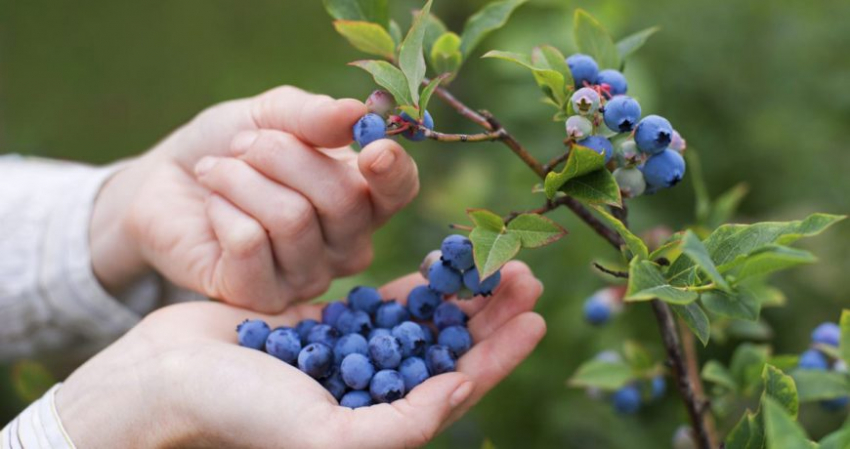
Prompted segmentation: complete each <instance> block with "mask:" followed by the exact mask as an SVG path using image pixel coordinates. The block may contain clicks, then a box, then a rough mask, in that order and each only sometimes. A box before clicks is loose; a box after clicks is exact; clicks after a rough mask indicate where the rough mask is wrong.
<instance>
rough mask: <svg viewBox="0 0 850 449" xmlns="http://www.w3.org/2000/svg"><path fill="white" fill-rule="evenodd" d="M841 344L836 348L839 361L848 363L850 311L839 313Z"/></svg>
mask: <svg viewBox="0 0 850 449" xmlns="http://www.w3.org/2000/svg"><path fill="white" fill-rule="evenodd" d="M840 326H841V342H840V344H839V346H838V348H839V354H841V359H842V360H844V362H846V363H850V310H848V309H845V310H843V311H842V312H841V323H840Z"/></svg>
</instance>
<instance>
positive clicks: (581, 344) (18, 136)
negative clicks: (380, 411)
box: [0, 0, 850, 448]
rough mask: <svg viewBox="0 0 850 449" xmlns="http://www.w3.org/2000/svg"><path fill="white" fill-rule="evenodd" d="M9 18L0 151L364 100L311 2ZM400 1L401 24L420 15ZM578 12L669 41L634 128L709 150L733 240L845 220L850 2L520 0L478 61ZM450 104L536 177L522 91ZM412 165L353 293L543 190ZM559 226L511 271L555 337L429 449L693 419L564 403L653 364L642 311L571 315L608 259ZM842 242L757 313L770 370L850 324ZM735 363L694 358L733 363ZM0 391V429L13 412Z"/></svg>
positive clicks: (456, 16) (655, 44) (581, 235)
mask: <svg viewBox="0 0 850 449" xmlns="http://www.w3.org/2000/svg"><path fill="white" fill-rule="evenodd" d="M12 3H13V2H12V1H11V0H2V1H0V33H1V34H0V39H2V40H0V55H2V56H1V57H0V102H2V103H0V151H2V152H18V153H24V154H32V155H40V156H45V157H52V158H63V159H73V160H81V161H88V162H94V163H104V162H108V161H113V160H115V159H117V158H121V157H126V156H131V155H134V154H138V153H140V152H143V151H145V150H146V149H147V148H150V147H151V146H152V145H154V144H155V143H156V141H157V140H158V139H160V138H162V136H164V135H165V134H167V133H168V132H169V131H170V130H172V129H174V128H175V127H177V126H178V125H180V124H181V123H183V122H185V121H186V120H188V119H190V118H191V117H192V116H193V115H194V114H195V113H197V112H198V111H200V110H201V109H202V108H204V107H206V106H208V105H211V104H213V103H216V102H219V101H222V100H226V99H231V98H236V97H242V96H248V95H253V94H256V93H258V92H261V91H263V90H265V89H268V88H270V87H273V86H275V85H278V84H293V85H296V86H300V87H303V88H305V89H308V90H313V91H317V92H324V93H327V94H330V95H333V96H352V97H357V98H364V97H365V96H366V95H367V94H368V93H369V92H370V91H371V90H372V88H373V85H372V84H371V80H370V79H369V78H368V77H367V76H366V75H365V74H364V73H362V72H360V71H359V70H357V69H354V68H350V67H346V66H345V63H346V62H348V61H350V60H353V59H357V58H361V57H363V55H361V54H358V53H357V52H356V50H353V49H352V48H350V47H349V46H348V45H346V44H345V42H344V41H343V39H342V38H340V37H338V36H337V35H336V34H335V33H334V32H333V29H332V27H331V24H330V20H329V18H328V17H327V16H326V15H325V13H324V11H323V10H322V8H321V3H320V2H319V1H318V0H310V1H294V0H276V1H271V0H254V1H251V2H245V1H242V2H238V1H224V0H205V1H201V0H181V1H162V0H159V1H147V2H114V1H113V2H110V1H103V0H92V1H88V2H83V3H80V2H69V1H63V0H60V1H56V0H52V1H48V0H29V1H26V2H14V5H13V4H12ZM391 3H393V8H394V15H395V17H396V18H398V19H399V20H400V21H401V22H402V24H403V25H406V23H407V22H408V21H409V11H410V10H411V9H412V8H414V7H416V6H417V5H418V3H419V2H415V1H407V0H405V1H400V0H399V1H394V2H391ZM483 3H485V2H483V1H466V2H456V1H454V2H452V1H446V0H444V1H439V0H438V1H437V4H436V5H435V11H436V12H437V13H438V14H439V15H440V16H441V17H443V18H444V19H445V21H446V22H447V23H448V24H449V26H450V28H453V29H454V30H455V31H459V30H460V28H461V26H462V24H463V20H464V19H465V17H467V16H468V15H469V14H470V13H471V12H472V11H474V10H476V9H477V8H478V7H480V5H481V4H483ZM576 7H585V8H587V9H588V10H589V11H590V12H591V13H593V14H594V15H596V16H597V17H598V18H600V19H601V20H602V21H603V22H604V23H605V24H606V26H607V27H608V28H609V29H610V30H611V31H612V33H613V34H614V35H615V36H616V37H620V36H624V35H625V34H628V33H631V32H633V31H637V30H639V29H642V28H645V27H648V26H651V25H660V26H661V27H662V31H661V32H660V33H659V34H658V35H656V36H654V37H653V38H652V39H651V40H650V42H649V43H648V45H647V46H646V47H645V48H644V49H643V50H642V51H640V52H639V53H638V54H637V56H636V57H634V58H633V59H632V60H630V61H629V63H628V67H627V70H626V75H627V76H628V77H629V79H630V83H631V93H632V95H634V96H636V97H638V98H639V99H640V101H641V104H642V106H643V108H644V111H645V112H652V113H658V114H661V115H664V116H666V117H669V118H670V119H671V121H672V122H673V124H674V126H675V127H676V128H677V129H678V130H679V131H680V132H681V133H682V134H683V135H684V136H685V138H686V139H687V140H688V143H689V145H690V146H692V147H694V148H698V149H700V151H701V155H702V159H703V165H704V166H705V171H706V178H707V180H708V183H709V186H710V189H711V190H712V193H713V194H715V195H716V194H718V193H720V192H721V191H722V190H725V189H726V188H729V187H731V186H732V185H734V184H735V183H737V182H739V181H746V182H747V183H748V184H749V185H750V187H751V194H750V196H749V197H748V198H747V200H746V201H745V202H744V204H743V207H742V210H741V219H742V220H745V221H752V220H779V219H793V218H800V217H802V216H804V215H806V214H808V213H811V212H815V211H824V212H832V213H846V212H847V210H848V205H850V200H848V196H847V192H850V177H848V176H846V172H847V170H848V169H850V156H848V153H847V150H846V149H845V146H846V145H847V143H848V142H850V131H848V127H847V125H848V123H850V59H848V58H847V57H846V49H847V48H848V47H850V28H848V27H847V19H848V17H850V3H847V2H839V1H830V0H827V1H822V2H805V3H800V2H791V1H776V2H764V1H759V0H722V1H717V0H696V1H689V2H687V3H683V2H680V1H674V0H653V1H645V2H633V1H626V0H617V1H605V2H602V3H600V2H589V1H581V2H565V1H557V0H548V1H544V0H533V1H532V2H531V3H530V4H529V5H527V6H525V7H524V8H523V9H521V10H520V11H519V12H518V13H517V14H516V16H515V18H514V19H513V20H512V22H511V23H509V25H508V26H507V27H506V28H504V29H503V30H501V31H499V32H498V33H496V34H495V35H494V36H493V37H492V38H491V39H489V40H488V41H487V42H485V43H484V45H483V47H484V48H482V50H483V49H490V48H498V49H502V50H512V51H524V52H527V51H528V50H530V48H531V47H532V46H534V45H536V44H541V43H549V44H553V45H555V46H557V47H559V48H561V49H562V50H563V51H564V52H565V53H569V52H571V51H572V50H573V48H572V43H571V37H570V36H571V30H570V27H571V14H572V10H573V9H574V8H576ZM479 53H480V51H479ZM453 89H454V90H455V91H456V93H457V94H458V95H459V96H460V97H461V98H463V99H465V100H466V101H467V102H468V103H469V104H471V105H473V106H475V107H486V108H488V109H489V110H491V111H492V112H493V113H495V114H496V115H497V116H499V117H500V118H501V119H502V120H503V122H505V124H506V125H507V126H508V128H509V129H511V130H512V131H513V132H514V133H515V134H516V135H517V137H518V138H519V139H520V140H521V141H523V142H524V143H526V145H527V146H528V147H529V148H530V149H531V150H532V151H533V153H534V154H535V155H537V156H538V157H539V158H541V159H546V158H548V157H550V156H552V155H554V154H556V153H557V152H558V151H559V149H560V144H559V141H560V139H562V137H563V125H562V124H560V123H553V122H551V121H549V116H550V115H551V114H550V111H549V110H547V107H546V106H544V105H542V104H541V103H540V102H539V101H538V99H539V97H540V94H539V93H538V91H537V89H536V87H535V86H534V85H533V82H532V80H531V79H530V76H529V75H528V74H527V73H525V72H523V71H521V70H515V69H514V67H511V66H509V65H508V64H507V63H505V62H501V61H492V60H485V61H482V60H477V58H474V59H473V60H471V61H469V62H468V63H467V64H466V66H465V68H464V70H463V73H462V74H461V76H460V77H459V79H458V80H457V81H456V82H455V84H454V86H453ZM432 113H433V115H434V116H435V119H436V121H437V126H438V128H439V129H441V130H444V131H457V132H463V131H473V130H474V128H473V127H471V126H470V125H469V124H467V123H465V122H463V121H461V120H460V119H459V118H458V117H457V116H456V115H455V114H453V113H452V111H450V110H448V109H447V108H445V107H443V106H442V105H436V104H435V105H434V106H433V107H432ZM406 146H407V147H408V149H409V150H410V151H411V153H412V154H413V155H414V157H415V158H416V159H417V161H418V162H419V166H420V172H421V177H422V187H423V189H422V194H421V195H420V197H419V198H418V199H417V200H416V201H415V202H414V203H413V204H412V205H411V206H410V207H409V208H408V209H407V210H406V211H404V212H403V213H402V214H400V215H399V216H398V217H396V218H395V219H394V220H393V221H392V222H391V223H390V224H389V225H388V226H386V227H385V228H384V229H383V230H381V231H380V232H379V234H378V236H377V238H376V253H377V257H376V260H375V264H374V265H373V267H372V268H370V270H369V272H368V273H367V274H365V275H363V276H361V277H359V278H358V279H357V282H370V283H375V284H377V283H381V282H385V281H387V280H390V279H392V278H394V277H396V276H398V275H401V274H403V273H405V272H407V271H412V270H413V269H415V267H416V266H417V265H418V263H419V261H420V258H421V257H422V256H423V255H424V254H425V253H426V252H427V251H428V250H429V249H431V248H432V247H434V246H435V245H437V244H438V243H439V241H440V239H441V238H442V237H443V236H444V235H445V234H446V232H447V229H446V227H445V225H446V224H447V223H450V222H462V221H464V219H465V218H464V213H463V212H464V209H465V208H467V207H491V208H493V209H495V210H498V211H500V212H506V211H507V210H506V208H507V207H508V206H507V205H514V207H515V208H516V209H522V208H525V207H529V206H533V205H536V204H535V203H536V202H538V201H539V200H540V199H539V198H536V197H533V196H532V195H530V194H529V193H528V192H529V191H530V187H531V186H532V185H533V184H534V183H535V182H536V179H535V178H534V176H533V175H532V174H531V173H530V172H529V171H528V170H527V169H526V168H525V167H524V166H522V165H521V164H519V163H518V162H517V161H516V160H515V159H514V158H513V156H512V155H511V154H510V153H509V152H508V151H507V150H506V149H504V148H503V147H501V146H499V145H496V144H477V145H451V144H449V145H444V146H440V145H436V144H433V143H428V142H426V143H421V144H417V145H412V144H406ZM691 192H692V191H691V185H690V182H689V181H686V182H685V183H684V184H683V185H682V186H680V187H678V188H676V189H674V190H672V191H669V192H663V193H661V194H659V195H655V196H653V197H648V198H641V199H639V200H637V201H634V202H633V204H632V208H631V209H632V211H633V219H632V221H633V223H634V225H635V227H636V229H638V230H645V229H647V228H649V227H651V226H654V225H655V224H659V223H663V224H667V225H669V226H671V227H674V228H675V227H681V226H684V225H686V224H687V223H688V222H689V221H690V220H691V217H692V216H693V213H692V211H693V201H692V193H691ZM554 216H555V217H556V218H557V219H558V220H560V221H562V222H563V223H564V224H565V225H566V226H568V228H569V229H570V231H571V234H570V235H569V236H568V237H567V238H566V239H565V240H563V241H562V242H559V243H558V244H557V245H553V246H551V247H547V248H545V249H542V250H537V251H535V252H529V253H524V254H522V255H521V258H522V259H523V260H525V261H527V262H528V263H529V264H530V265H531V266H532V267H533V268H534V270H535V271H536V273H537V275H538V276H539V277H540V278H541V279H542V280H543V281H544V283H545V285H546V292H545V294H544V296H543V298H542V299H541V301H540V303H539V306H538V311H539V312H540V313H542V314H543V315H544V316H545V317H546V319H547V322H548V324H549V334H548V335H547V337H546V338H545V339H544V341H543V342H542V344H541V345H540V347H539V348H538V349H537V351H536V352H534V354H533V355H532V356H531V358H530V359H529V360H528V361H526V362H525V363H524V364H523V365H522V366H521V367H520V368H519V369H518V370H517V371H516V372H515V373H514V374H513V375H512V376H511V377H510V378H509V379H508V380H506V381H505V382H504V383H503V384H502V385H501V386H499V387H498V388H497V389H496V390H495V391H493V393H492V394H491V395H490V396H488V397H487V398H486V399H485V400H484V401H483V402H482V403H481V404H480V405H479V406H478V407H477V408H476V409H475V410H474V411H473V412H472V413H471V414H470V415H469V417H468V418H466V419H465V420H463V421H462V422H460V423H458V424H457V425H456V426H454V427H453V428H451V429H450V430H449V431H447V432H446V433H445V434H444V435H442V436H441V437H439V438H438V439H437V441H436V442H435V443H434V444H433V446H434V447H476V446H478V445H479V444H480V442H481V441H482V440H483V439H484V437H485V436H486V437H490V438H491V439H492V440H493V442H494V443H495V444H496V446H497V447H504V448H509V447H571V448H572V447H575V448H579V447H600V448H602V447H629V448H658V447H665V446H667V444H669V443H668V441H669V438H670V435H671V434H672V432H673V430H674V429H675V428H676V427H677V426H678V425H679V424H681V423H682V422H683V420H684V419H685V415H684V413H683V410H682V408H681V407H680V405H679V403H678V400H677V398H676V395H675V394H673V393H668V396H667V398H666V399H665V401H663V403H661V404H658V405H653V406H652V407H650V408H648V409H646V410H645V411H644V412H642V413H641V414H640V415H639V416H637V417H630V418H621V417H617V416H615V415H614V414H613V413H612V412H611V410H610V407H609V406H608V405H607V404H604V403H598V402H594V401H592V400H589V399H587V398H586V396H585V394H584V393H583V392H581V391H577V390H571V389H567V388H566V387H565V385H564V380H565V379H566V378H567V377H569V376H570V374H571V373H572V372H573V370H574V369H575V368H576V367H577V366H578V364H579V363H580V362H581V361H582V360H584V359H586V358H589V357H591V356H592V355H593V354H594V353H596V352H597V351H599V350H601V349H606V348H612V347H614V348H616V347H619V345H620V343H621V342H622V340H624V339H626V338H631V339H638V340H641V341H643V342H645V343H646V344H647V345H648V346H649V347H650V349H651V350H652V351H653V352H654V353H655V354H657V355H659V356H660V352H661V351H660V347H659V345H658V339H657V330H656V329H655V327H654V323H653V318H652V316H651V314H650V313H649V311H648V310H647V308H646V307H643V306H637V307H630V308H629V310H627V311H626V313H625V314H624V315H623V316H621V317H620V318H618V320H617V322H616V323H615V325H613V326H610V327H607V328H605V329H602V330H597V329H591V328H590V327H589V326H587V325H586V324H584V323H583V322H582V320H581V303H582V300H583V298H584V297H586V296H587V295H588V294H590V293H591V292H592V291H593V290H595V289H596V288H599V287H601V286H603V285H604V282H603V279H602V278H600V277H599V276H597V275H595V274H594V273H592V271H591V270H590V268H589V263H590V261H591V260H593V259H594V258H597V259H603V260H610V259H614V258H615V257H616V254H614V253H613V252H612V251H611V250H610V249H609V248H608V247H607V246H606V245H605V244H604V243H603V242H601V241H600V240H599V239H597V238H595V236H594V235H593V234H592V232H590V231H589V230H588V229H587V228H586V227H585V226H584V225H583V224H581V223H580V222H578V221H577V220H576V219H574V218H573V217H571V216H569V215H568V214H567V213H566V212H558V213H556V214H555V215H554ZM848 242H850V227H848V226H847V225H842V226H839V227H838V228H836V229H833V230H830V231H829V232H828V233H827V234H826V235H825V236H822V237H819V238H817V239H813V240H811V241H807V242H805V243H804V245H805V246H806V247H807V248H809V249H811V250H813V251H814V252H815V253H816V254H818V255H819V256H820V258H821V262H820V263H819V264H818V265H816V266H811V267H805V268H801V269H796V270H794V271H792V272H790V273H789V274H787V275H783V276H782V278H781V279H779V280H778V283H779V284H780V285H781V286H782V287H783V288H784V289H785V291H786V293H787V294H788V297H789V299H790V305H789V306H788V307H787V308H785V309H781V310H771V311H769V312H767V313H766V316H767V319H768V320H769V321H770V323H771V324H772V326H773V328H774V329H779V330H780V331H779V332H778V333H777V335H776V339H775V344H776V347H777V352H800V351H801V350H802V349H803V348H804V347H805V346H806V342H807V335H808V332H809V331H810V329H812V328H813V327H814V326H815V325H816V324H818V323H819V322H821V321H824V320H830V319H831V320H836V319H837V318H838V315H839V312H840V308H841V307H842V305H843V306H845V307H846V305H847V300H846V298H847V297H848V296H850V288H848V286H847V283H846V282H842V281H843V279H842V276H843V275H844V274H845V273H846V272H847V270H848V269H850V260H848V255H847V254H850V243H848ZM352 282H354V281H351V280H349V281H346V282H343V283H341V284H342V285H350V284H351V283H352ZM343 288H344V287H343V286H338V287H337V288H336V289H335V291H340V290H342V289H343ZM733 343H734V342H730V343H727V344H726V345H723V346H717V345H714V346H712V347H710V348H709V349H708V350H706V351H704V353H703V355H704V356H705V357H719V358H721V359H725V358H727V357H728V355H729V353H730V352H731V349H732V348H733ZM5 371H6V370H4V372H0V423H2V422H6V421H7V420H9V419H10V418H11V417H12V416H13V415H14V414H15V413H16V412H18V411H19V410H20V409H21V408H22V407H23V406H24V404H23V403H20V402H19V401H18V400H16V399H15V396H14V393H13V390H12V387H11V383H10V380H9V379H8V373H7V372H5ZM802 418H803V421H804V422H806V423H807V425H808V426H809V429H810V430H811V432H812V433H813V434H814V435H821V434H823V433H825V432H826V431H827V430H828V429H829V428H831V427H833V428H834V427H836V426H837V425H838V423H839V422H840V420H841V417H840V416H838V417H836V416H832V417H830V416H825V415H823V414H821V413H820V412H819V411H818V410H816V409H814V408H812V409H809V408H805V409H804V410H803V413H802Z"/></svg>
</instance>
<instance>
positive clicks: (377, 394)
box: [369, 369, 404, 402]
mask: <svg viewBox="0 0 850 449" xmlns="http://www.w3.org/2000/svg"><path fill="white" fill-rule="evenodd" d="M369 393H370V394H371V395H372V399H373V400H374V401H375V402H393V401H395V400H397V399H401V398H403V397H404V379H402V378H401V374H399V373H398V371H395V370H391V369H385V370H381V371H378V372H377V373H375V376H374V377H372V382H370V383H369Z"/></svg>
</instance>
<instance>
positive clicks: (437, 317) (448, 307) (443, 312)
mask: <svg viewBox="0 0 850 449" xmlns="http://www.w3.org/2000/svg"><path fill="white" fill-rule="evenodd" d="M466 320H467V316H466V314H465V313H463V310H460V307H458V306H457V305H455V304H454V303H451V302H444V303H442V304H440V306H439V307H437V310H435V311H434V325H435V326H437V329H439V330H443V329H445V328H447V327H449V326H466Z"/></svg>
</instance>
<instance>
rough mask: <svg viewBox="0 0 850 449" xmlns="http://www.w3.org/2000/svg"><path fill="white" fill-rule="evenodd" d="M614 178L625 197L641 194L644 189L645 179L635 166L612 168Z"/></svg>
mask: <svg viewBox="0 0 850 449" xmlns="http://www.w3.org/2000/svg"><path fill="white" fill-rule="evenodd" d="M614 179H615V180H616V181H617V184H618V185H619V186H620V191H621V192H623V195H625V196H626V198H634V197H637V196H641V195H642V194H643V192H644V191H646V180H645V179H644V177H643V172H641V171H640V170H638V169H637V168H635V167H621V168H618V169H616V170H614Z"/></svg>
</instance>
